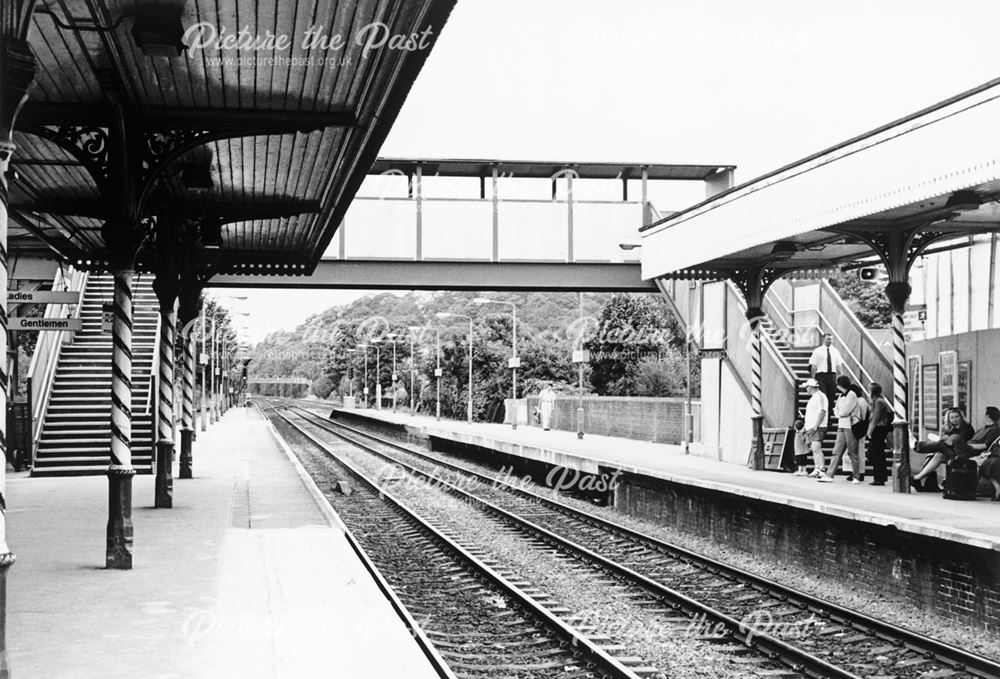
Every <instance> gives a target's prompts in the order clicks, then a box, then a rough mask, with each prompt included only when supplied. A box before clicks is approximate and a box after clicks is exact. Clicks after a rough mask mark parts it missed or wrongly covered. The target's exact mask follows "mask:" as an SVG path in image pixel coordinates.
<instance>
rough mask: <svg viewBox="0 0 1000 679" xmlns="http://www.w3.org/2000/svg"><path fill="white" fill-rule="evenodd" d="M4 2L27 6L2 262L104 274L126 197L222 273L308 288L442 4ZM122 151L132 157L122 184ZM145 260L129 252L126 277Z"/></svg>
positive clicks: (393, 0) (440, 20)
mask: <svg viewBox="0 0 1000 679" xmlns="http://www.w3.org/2000/svg"><path fill="white" fill-rule="evenodd" d="M11 1H12V2H14V3H15V4H16V5H19V6H21V5H23V6H24V7H27V8H29V9H30V8H31V6H32V4H33V12H34V13H33V15H32V18H31V20H30V21H31V23H30V28H29V30H28V33H27V43H28V45H29V46H30V49H31V51H32V52H33V53H34V56H35V62H36V70H35V79H34V85H33V87H32V88H31V90H30V91H29V95H28V101H27V103H26V104H25V106H24V108H23V109H22V111H21V113H20V115H19V116H18V118H17V121H16V127H15V132H14V142H15V144H16V145H17V150H16V153H15V156H14V158H13V161H12V166H13V169H14V171H15V172H16V180H15V181H13V182H11V192H10V207H11V217H12V222H13V223H12V224H11V232H10V236H11V244H12V249H14V250H22V249H23V251H25V252H27V251H30V252H31V253H32V254H39V253H41V252H47V253H50V254H52V255H54V256H57V257H59V258H61V259H63V260H67V261H70V262H73V263H77V264H79V265H80V266H82V267H83V268H92V269H101V268H104V267H106V266H107V262H108V260H109V254H108V248H107V244H106V242H105V240H106V239H105V238H104V237H103V235H102V226H103V225H104V224H105V223H107V221H108V220H109V218H110V217H111V216H112V213H113V212H115V211H116V210H118V209H119V208H118V207H117V206H116V204H115V203H116V198H115V197H116V196H117V195H119V194H120V188H121V185H122V183H123V182H129V183H131V185H132V186H133V188H134V189H135V195H136V201H137V203H138V205H137V206H132V207H135V211H136V214H137V215H138V217H139V219H140V220H147V219H148V220H155V219H156V218H157V214H158V212H160V211H162V210H168V211H169V212H170V214H171V215H172V218H175V219H180V220H191V221H192V222H195V223H197V225H198V226H197V228H198V230H199V233H198V236H199V238H200V241H201V242H202V243H203V244H205V245H206V246H208V247H209V251H208V252H209V256H210V258H211V265H212V270H213V272H214V273H229V274H238V273H243V272H247V271H252V270H258V271H259V270H261V269H263V268H273V269H279V270H281V271H283V272H287V273H301V274H307V273H309V272H310V271H312V269H313V268H314V267H315V266H316V264H317V263H318V262H319V259H320V257H321V255H322V254H323V252H324V250H325V249H326V247H327V245H328V243H329V242H330V240H331V238H332V236H333V234H334V231H335V230H336V228H337V225H338V224H339V222H340V220H341V218H342V216H343V214H344V212H345V211H346V209H347V206H348V205H349V203H350V202H351V199H352V198H353V197H354V194H355V193H356V191H357V189H358V187H359V186H360V184H361V182H362V180H363V179H364V177H365V175H366V173H367V172H368V171H369V169H370V167H371V165H372V163H373V162H374V161H375V158H376V154H377V153H378V150H379V146H380V145H381V143H382V141H383V140H384V138H385V136H386V134H387V133H388V131H389V128H390V127H391V125H392V124H393V122H394V120H395V118H396V116H397V114H398V112H399V110H400V108H401V106H402V104H403V101H404V99H405V98H406V96H407V94H408V92H409V90H410V88H411V86H412V84H413V82H414V80H415V78H416V77H417V74H418V72H419V71H420V69H421V67H422V66H423V64H424V62H425V60H426V58H427V56H428V53H429V52H430V50H431V48H432V47H433V45H434V43H435V41H436V39H437V38H438V36H439V35H440V33H441V31H442V29H443V28H444V25H445V22H446V21H447V19H448V15H449V13H450V11H451V9H452V7H453V5H454V0H405V1H404V0H294V1H292V0H290V1H288V2H286V1H285V0H257V1H256V2H241V1H238V0H61V1H60V2H37V3H30V2H25V0H11ZM5 3H6V0H5ZM269 36H270V37H269ZM282 45H283V46H282ZM121 139H127V140H128V143H129V145H131V146H132V147H133V148H132V151H131V153H138V154H139V156H137V160H136V162H135V163H134V165H132V166H130V167H131V170H129V171H127V172H124V173H123V172H122V170H121V168H122V165H120V164H118V163H119V161H120V157H121V153H122V151H121V148H119V147H120V146H121V142H120V141H119V140H121ZM140 156H141V157H140ZM15 254H17V253H16V252H15ZM151 257H152V254H151V252H149V251H144V250H142V249H140V250H139V256H138V260H137V265H138V268H139V269H140V270H142V269H144V268H148V266H149V265H150V259H151Z"/></svg>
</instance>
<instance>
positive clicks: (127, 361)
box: [105, 269, 135, 570]
mask: <svg viewBox="0 0 1000 679" xmlns="http://www.w3.org/2000/svg"><path fill="white" fill-rule="evenodd" d="M114 285H115V292H114V303H113V308H114V323H113V325H112V329H111V342H112V351H111V464H110V466H109V467H108V530H107V544H106V547H107V549H106V558H105V565H106V566H107V567H108V568H117V569H124V570H129V569H131V568H132V537H133V535H132V477H133V476H134V475H135V469H134V468H133V467H132V409H131V406H132V379H131V376H132V271H130V270H127V269H116V270H115V271H114Z"/></svg>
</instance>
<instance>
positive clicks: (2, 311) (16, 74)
mask: <svg viewBox="0 0 1000 679" xmlns="http://www.w3.org/2000/svg"><path fill="white" fill-rule="evenodd" d="M5 4H6V3H5ZM13 5H14V7H11V8H10V9H11V11H12V13H7V11H6V8H5V15H7V16H17V5H18V3H17V2H14V3H13ZM23 16H25V17H30V13H25V14H24V15H23ZM27 28H28V27H27V24H26V23H25V25H21V26H16V25H15V26H10V25H6V24H3V25H0V29H2V31H3V33H4V34H5V35H3V36H0V357H4V360H3V361H0V455H3V458H2V459H0V679H9V677H10V676H11V673H10V665H9V664H8V661H7V571H8V569H9V568H10V567H11V566H12V565H13V563H14V561H15V559H16V557H15V556H14V553H13V552H11V550H10V546H9V545H8V544H7V515H6V512H7V438H6V436H7V388H8V379H9V378H8V375H7V362H6V356H7V276H8V275H9V273H8V271H7V202H8V188H7V182H8V176H7V172H8V170H9V168H10V159H11V157H12V156H13V155H14V148H15V147H14V141H13V130H14V121H15V120H16V118H17V112H18V110H19V109H20V107H21V104H23V103H24V101H25V99H26V98H27V92H28V87H29V86H30V85H31V81H32V80H34V77H35V57H34V54H33V53H32V51H31V48H30V47H29V46H28V43H27V42H26V41H25V40H23V39H21V38H23V36H24V35H26V34H27ZM13 36H20V37H13Z"/></svg>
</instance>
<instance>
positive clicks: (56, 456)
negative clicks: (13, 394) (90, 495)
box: [31, 274, 159, 476]
mask: <svg viewBox="0 0 1000 679" xmlns="http://www.w3.org/2000/svg"><path fill="white" fill-rule="evenodd" d="M152 282H153V278H152V276H143V277H141V278H138V279H137V280H136V281H134V283H133V288H132V294H133V305H134V312H133V333H132V404H131V407H132V464H133V466H134V467H135V468H136V471H137V472H138V473H140V474H149V473H151V472H152V465H153V413H154V412H155V408H154V407H153V406H154V403H153V400H152V399H153V394H152V390H151V385H152V375H153V372H154V370H155V367H156V366H155V363H154V362H155V357H156V351H157V347H156V343H157V341H158V323H159V313H158V311H157V301H156V295H155V294H154V293H153V286H152ZM113 292H114V282H113V279H112V277H111V276H110V275H109V274H102V275H98V274H92V275H91V276H90V277H89V279H88V281H87V286H86V289H85V291H84V294H83V300H82V307H81V309H80V318H81V319H82V321H83V329H82V330H80V331H79V332H77V333H76V334H75V336H74V338H73V341H72V344H66V345H64V346H63V347H62V348H61V350H60V352H59V359H58V364H57V367H56V373H55V377H54V379H53V381H52V390H51V394H50V396H49V399H48V407H47V408H46V409H45V413H44V421H43V422H42V428H41V435H40V437H39V442H38V446H37V451H36V453H35V461H34V465H33V467H32V472H31V474H32V476H83V475H98V474H104V473H105V472H106V471H107V468H108V464H109V463H110V452H109V451H110V441H111V334H110V333H104V332H102V330H101V312H102V304H103V303H105V302H110V301H111V300H112V295H113Z"/></svg>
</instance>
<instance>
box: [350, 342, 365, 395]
mask: <svg viewBox="0 0 1000 679" xmlns="http://www.w3.org/2000/svg"><path fill="white" fill-rule="evenodd" d="M350 351H364V352H365V386H364V388H363V389H362V390H361V393H362V395H363V396H364V399H365V408H366V409H367V408H368V345H367V344H359V345H358V346H357V348H356V349H351V350H350Z"/></svg>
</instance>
